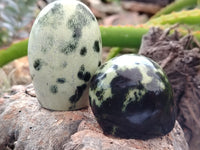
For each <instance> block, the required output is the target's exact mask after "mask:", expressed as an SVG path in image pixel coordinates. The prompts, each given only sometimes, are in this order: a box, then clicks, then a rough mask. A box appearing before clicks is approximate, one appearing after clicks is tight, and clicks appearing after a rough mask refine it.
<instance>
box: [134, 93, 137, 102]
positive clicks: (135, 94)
mask: <svg viewBox="0 0 200 150" xmlns="http://www.w3.org/2000/svg"><path fill="white" fill-rule="evenodd" d="M134 96H135V100H136V101H138V95H137V93H136V92H134Z"/></svg>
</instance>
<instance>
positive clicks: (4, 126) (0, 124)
mask: <svg viewBox="0 0 200 150" xmlns="http://www.w3.org/2000/svg"><path fill="white" fill-rule="evenodd" d="M0 149H1V150H10V149H15V150H30V149H32V150H39V149H40V150H43V149H44V150H47V149H48V150H53V149H55V150H62V149H63V150H80V149H81V150H124V149H126V150H188V145H187V143H186V140H185V138H184V133H183V131H182V129H181V128H180V126H179V124H178V122H176V125H175V127H174V129H173V130H172V132H170V133H169V134H168V135H166V136H163V137H159V138H155V139H151V140H146V141H142V140H134V139H129V140H128V139H118V138H114V137H110V136H105V135H104V134H103V133H102V130H101V129H100V127H99V126H98V124H97V122H96V120H95V118H94V116H93V114H92V112H91V109H90V108H87V109H82V110H79V111H50V110H47V109H44V108H41V106H40V104H39V103H38V101H37V98H36V97H35V93H34V89H33V86H32V85H29V86H27V87H25V86H14V87H12V91H11V93H5V94H4V95H3V97H1V98H0Z"/></svg>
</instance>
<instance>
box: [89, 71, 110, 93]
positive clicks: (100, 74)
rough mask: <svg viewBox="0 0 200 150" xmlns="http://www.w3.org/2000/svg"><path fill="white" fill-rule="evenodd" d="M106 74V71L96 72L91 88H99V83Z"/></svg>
mask: <svg viewBox="0 0 200 150" xmlns="http://www.w3.org/2000/svg"><path fill="white" fill-rule="evenodd" d="M106 76H107V75H106V74H105V73H98V74H95V75H94V76H93V77H92V79H91V81H90V89H91V90H95V89H96V88H97V85H98V83H99V82H100V81H101V80H103V79H104V78H106Z"/></svg>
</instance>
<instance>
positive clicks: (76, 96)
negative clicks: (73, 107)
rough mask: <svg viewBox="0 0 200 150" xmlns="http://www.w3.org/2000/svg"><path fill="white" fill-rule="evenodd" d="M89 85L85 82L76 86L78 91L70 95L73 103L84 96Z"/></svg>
mask: <svg viewBox="0 0 200 150" xmlns="http://www.w3.org/2000/svg"><path fill="white" fill-rule="evenodd" d="M86 87H87V85H86V84H83V85H80V86H77V87H76V91H75V94H74V95H72V96H71V97H70V99H69V100H70V102H71V103H76V102H77V101H78V100H79V99H80V98H81V96H82V94H83V92H84V90H85V89H86Z"/></svg>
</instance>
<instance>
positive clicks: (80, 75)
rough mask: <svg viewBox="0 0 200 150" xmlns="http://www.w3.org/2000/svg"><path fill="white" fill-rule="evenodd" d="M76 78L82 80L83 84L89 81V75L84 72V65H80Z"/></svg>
mask: <svg viewBox="0 0 200 150" xmlns="http://www.w3.org/2000/svg"><path fill="white" fill-rule="evenodd" d="M77 76H78V78H79V79H80V80H84V81H85V82H87V81H89V80H90V78H91V74H90V72H85V67H84V65H81V67H80V69H79V71H78V74H77Z"/></svg>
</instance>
